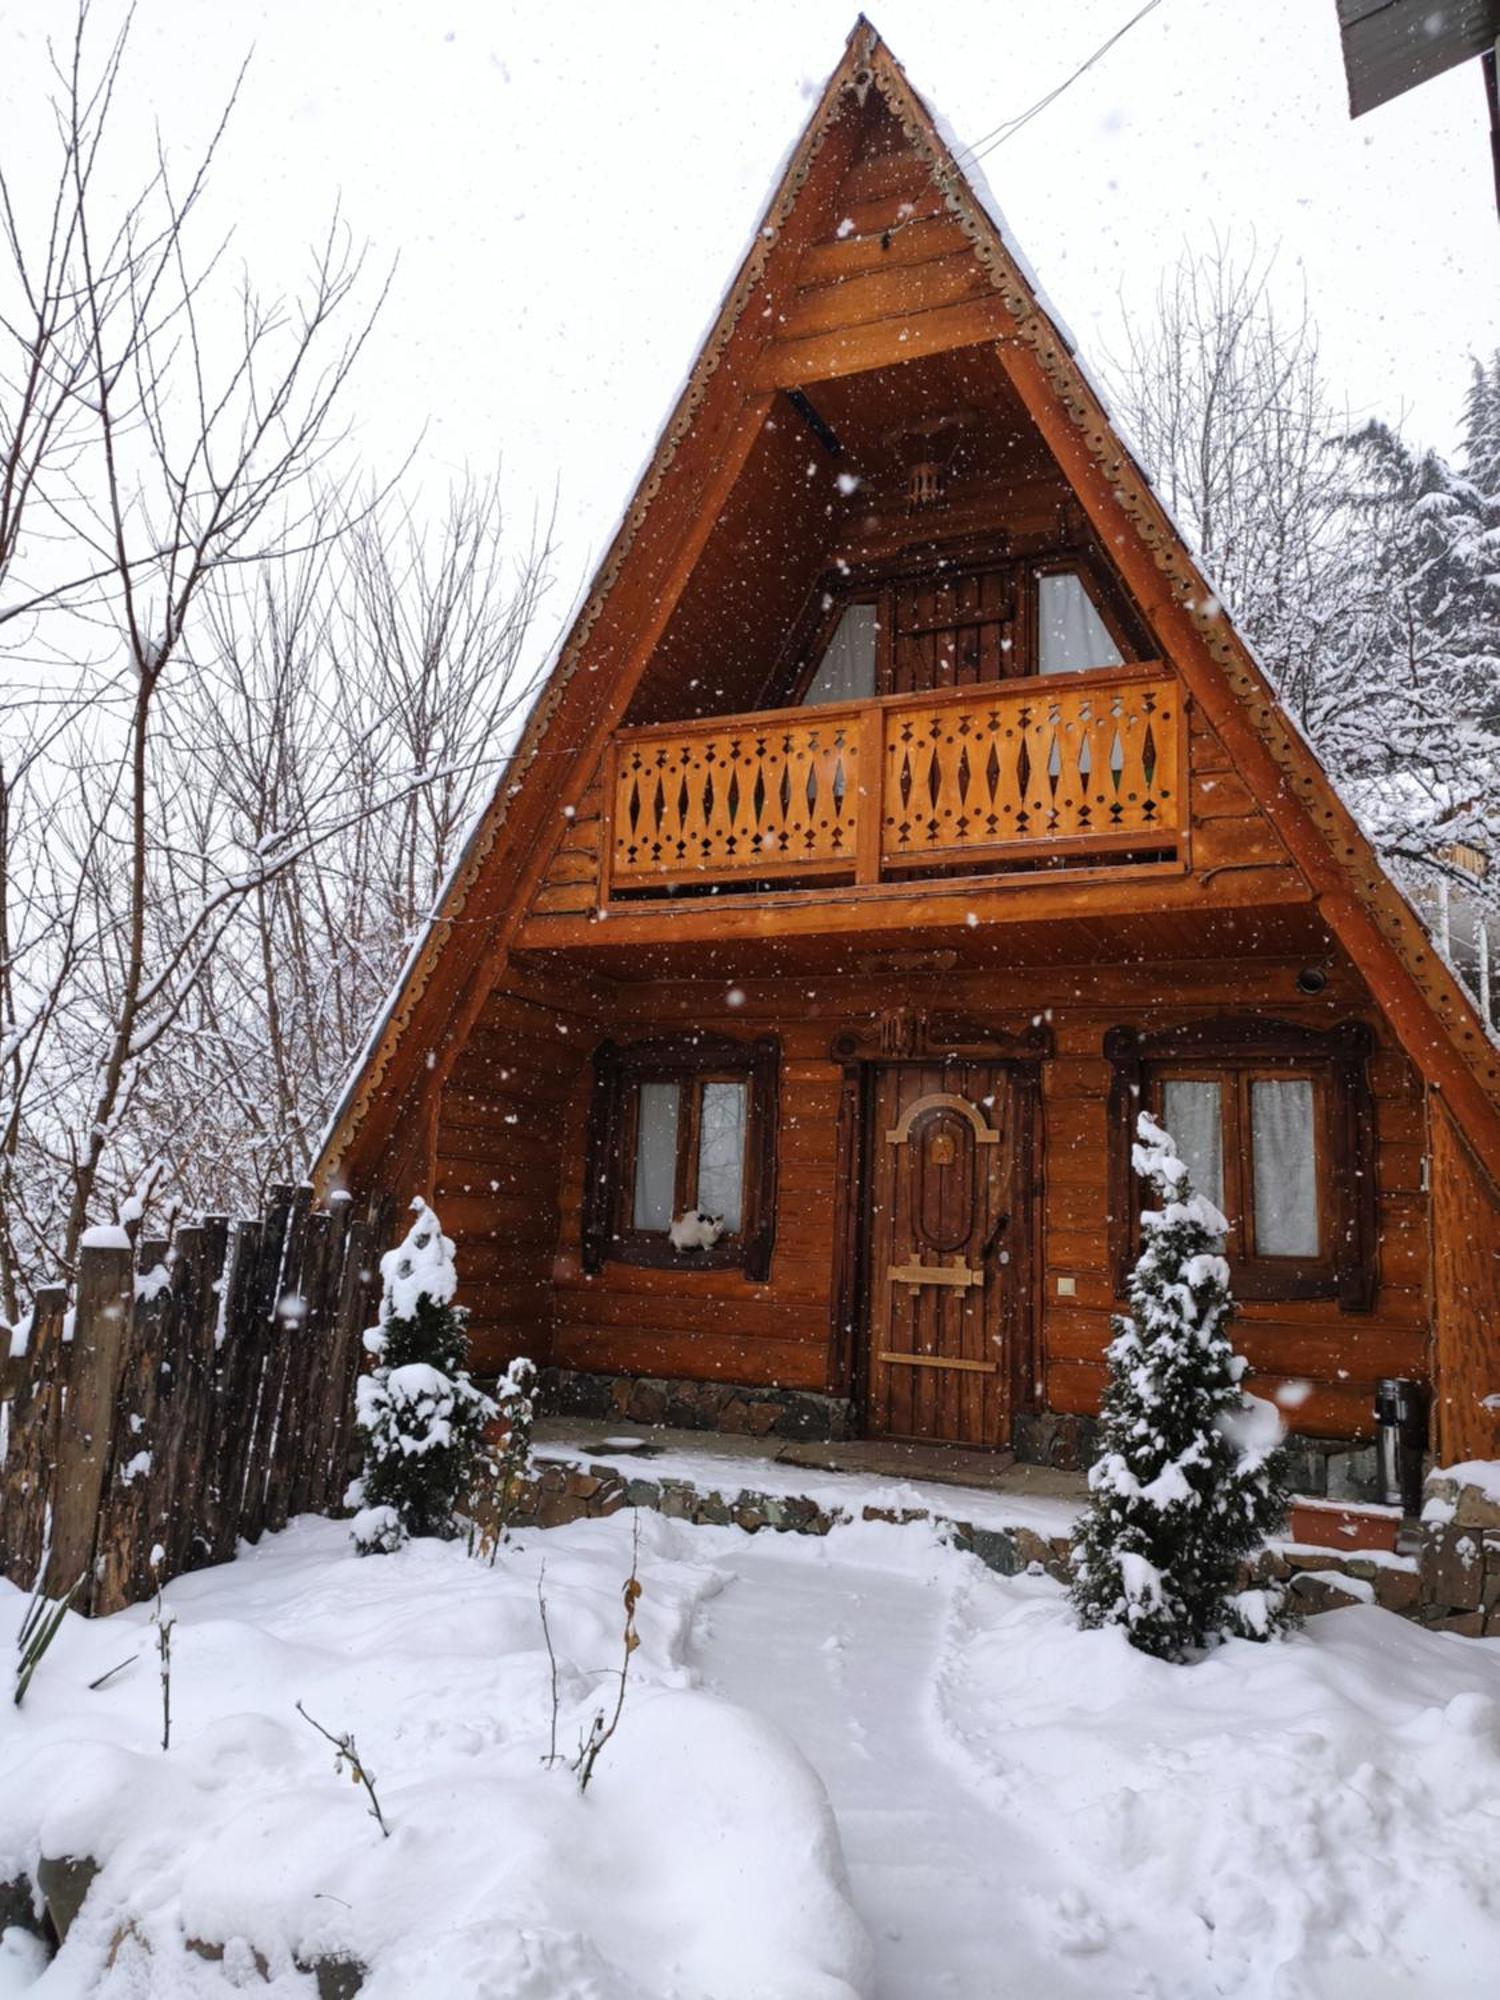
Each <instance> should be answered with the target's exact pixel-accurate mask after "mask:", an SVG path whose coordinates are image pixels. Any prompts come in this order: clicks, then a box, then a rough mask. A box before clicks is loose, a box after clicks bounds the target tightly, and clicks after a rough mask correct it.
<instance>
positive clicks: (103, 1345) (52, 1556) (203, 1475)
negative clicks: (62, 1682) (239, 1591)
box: [0, 1188, 389, 1615]
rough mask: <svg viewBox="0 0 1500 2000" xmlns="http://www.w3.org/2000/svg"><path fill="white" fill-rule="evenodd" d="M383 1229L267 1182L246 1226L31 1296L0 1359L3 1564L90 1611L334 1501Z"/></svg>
mask: <svg viewBox="0 0 1500 2000" xmlns="http://www.w3.org/2000/svg"><path fill="white" fill-rule="evenodd" d="M388 1220H389V1218H388V1216H387V1214H386V1213H385V1211H384V1210H383V1209H377V1210H375V1211H374V1212H371V1213H364V1214H360V1213H356V1211H355V1207H354V1204H353V1203H352V1202H348V1201H344V1202H335V1203H333V1204H332V1205H331V1206H330V1208H329V1209H327V1210H315V1209H314V1208H313V1206H312V1197H311V1190H310V1189H307V1188H295V1189H294V1188H277V1189H275V1190H274V1191H273V1194H272V1197H271V1200H270V1203H269V1205H268V1207H267V1210H266V1213H265V1215H264V1216H263V1217H260V1218H257V1219H254V1220H244V1221H239V1222H237V1223H234V1224H231V1223H230V1222H229V1221H228V1219H227V1218H225V1217H222V1216H214V1217H210V1218H208V1219H207V1220H206V1221H205V1222H203V1223H202V1224H201V1225H200V1226H198V1227H194V1228H186V1229H181V1230H179V1231H178V1232H177V1235H176V1237H175V1239H174V1240H173V1241H172V1242H171V1243H170V1244H168V1243H166V1242H164V1241H162V1240H160V1239H155V1238H146V1237H143V1238H141V1240H140V1241H139V1242H138V1243H136V1244H135V1245H134V1246H133V1247H126V1245H125V1243H124V1242H121V1243H120V1245H119V1247H113V1246H111V1245H107V1244H105V1245H99V1244H95V1245H92V1246H89V1247H86V1248H84V1249H83V1251H82V1252H81V1253H80V1259H79V1269H78V1280H77V1285H76V1288H75V1292H74V1296H73V1299H72V1302H71V1306H70V1302H69V1298H68V1295H67V1294H66V1292H65V1291H64V1290H63V1289H62V1287H56V1288H50V1289H47V1290H44V1291H42V1292H41V1293H39V1294H38V1297H37V1300H36V1307H35V1312H34V1314H33V1319H32V1326H31V1335H30V1339H29V1342H28V1345H27V1348H26V1351H25V1353H24V1354H23V1355H21V1356H18V1357H15V1358H14V1359H11V1360H10V1361H9V1363H8V1367H7V1365H6V1364H5V1361H4V1357H0V1401H4V1402H5V1407H4V1409H3V1410H0V1423H3V1430H4V1436H5V1452H4V1460H3V1463H0V1574H3V1575H5V1576H7V1577H9V1578H10V1579H11V1581H12V1582H14V1583H17V1584H19V1585H21V1586H22V1587H23V1588H24V1589H27V1590H29V1589H31V1588H32V1587H33V1586H34V1585H36V1584H37V1583H38V1581H40V1583H41V1585H42V1587H43V1588H44V1589H45V1591H46V1592H47V1593H48V1594H49V1595H50V1596H53V1597H60V1596H62V1595H64V1594H65V1593H66V1592H67V1591H69V1590H71V1589H72V1588H73V1586H74V1584H75V1583H79V1589H78V1594H77V1595H76V1596H75V1598H74V1600H73V1602H74V1606H75V1608H76V1609H79V1610H82V1611H86V1612H90V1613H92V1614H94V1615H102V1614H104V1613H107V1612H111V1611H117V1610H119V1609H120V1608H121V1606H123V1605H126V1604H132V1603H137V1602H140V1601H141V1600H143V1599H145V1598H147V1597H150V1596H151V1595H152V1594H153V1593H154V1592H155V1591H156V1589H157V1587H158V1586H159V1585H160V1584H162V1583H165V1582H167V1581H168V1580H169V1579H170V1578H172V1577H174V1576H179V1575H181V1574H182V1573H183V1571H185V1570H190V1569H199V1568H202V1567H204V1566H205V1565H207V1564H209V1563H219V1562H227V1561H228V1560H229V1559H230V1557H232V1556H233V1554H234V1552H235V1549H236V1547H237V1546H238V1544H239V1543H240V1542H241V1541H254V1540H256V1538H257V1537H258V1536H260V1535H261V1534H262V1533H264V1532H265V1531H266V1530H268V1529H276V1528H282V1527H285V1525H286V1523H287V1521H288V1520H289V1519H290V1518H291V1517H292V1516H293V1515H294V1514H299V1513H305V1512H308V1511H312V1512H326V1511H328V1510H329V1509H332V1508H335V1507H337V1506H338V1505H339V1503H340V1501H341V1500H342V1498H343V1493H344V1489H345V1486H346V1484H347V1480H348V1469H347V1462H346V1461H347V1455H348V1446H349V1435H350V1427H351V1421H352V1415H353V1398H354V1380H355V1376H356V1374H357V1373H358V1369H359V1364H360V1355H361V1343H360V1336H361V1334H362V1332H363V1330H364V1329H365V1328H366V1327H367V1326H369V1325H370V1324H372V1322H373V1321H374V1319H375V1315H376V1309H377V1305H378V1300H379V1285H380V1280H379V1260H380V1252H381V1250H382V1249H383V1248H384V1238H385V1235H386V1230H387V1224H388ZM6 1399H8V1400H6ZM80 1579H82V1581H81V1583H80V1582H79V1580H80Z"/></svg>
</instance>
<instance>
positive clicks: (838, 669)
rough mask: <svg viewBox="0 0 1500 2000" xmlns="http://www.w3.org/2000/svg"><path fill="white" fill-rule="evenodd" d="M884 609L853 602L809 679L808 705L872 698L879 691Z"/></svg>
mask: <svg viewBox="0 0 1500 2000" xmlns="http://www.w3.org/2000/svg"><path fill="white" fill-rule="evenodd" d="M879 631H880V610H879V606H878V605H875V604H849V605H846V606H845V607H844V611H843V615H842V616H841V617H840V619H839V622H838V624H837V625H836V626H835V627H834V630H833V637H832V638H831V639H830V640H829V642H828V647H827V650H826V651H825V653H824V654H823V657H822V659H821V660H820V661H819V663H818V666H817V670H816V671H815V672H814V674H813V677H812V679H811V680H810V681H809V682H808V685H807V692H806V694H804V695H803V697H802V700H803V703H804V705H805V706H806V707H808V708H821V707H823V706H824V704H825V703H827V702H832V701H869V700H870V699H871V698H872V697H873V695H874V693H875V642H876V638H877V636H878V634H879Z"/></svg>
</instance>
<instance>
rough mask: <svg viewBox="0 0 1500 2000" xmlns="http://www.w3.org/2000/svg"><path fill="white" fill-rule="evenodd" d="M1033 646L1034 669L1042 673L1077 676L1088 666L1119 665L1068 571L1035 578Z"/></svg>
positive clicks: (1075, 578) (1112, 645) (1077, 580)
mask: <svg viewBox="0 0 1500 2000" xmlns="http://www.w3.org/2000/svg"><path fill="white" fill-rule="evenodd" d="M1037 645H1038V658H1037V669H1038V671H1039V672H1040V673H1044V674H1078V673H1085V672H1087V670H1088V669H1089V668H1090V667H1118V666H1121V665H1122V664H1123V662H1122V661H1121V658H1120V649H1119V647H1118V646H1117V645H1116V644H1115V642H1114V640H1113V639H1111V637H1110V636H1109V628H1108V626H1107V625H1106V624H1105V622H1104V620H1103V619H1102V618H1101V617H1100V616H1099V613H1098V611H1097V610H1096V609H1095V608H1094V600H1093V599H1092V598H1091V597H1090V596H1089V594H1088V591H1087V590H1086V589H1085V588H1084V584H1083V579H1082V578H1081V577H1079V576H1077V575H1075V574H1074V572H1073V571H1072V570H1057V571H1054V572H1053V574H1052V575H1050V576H1039V577H1038V578H1037Z"/></svg>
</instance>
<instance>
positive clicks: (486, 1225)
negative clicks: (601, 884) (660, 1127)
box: [430, 822, 602, 1373]
mask: <svg viewBox="0 0 1500 2000" xmlns="http://www.w3.org/2000/svg"><path fill="white" fill-rule="evenodd" d="M584 824H585V826H587V825H588V824H589V823H588V822H585V823H584ZM601 1032H602V1030H601V1029H600V1027H599V1024H598V1014H597V1011H596V1010H595V1009H594V1008H592V1007H591V1005H590V1003H589V1000H588V999H587V998H586V997H580V996H579V995H578V994H576V993H572V992H570V990H569V989H568V988H567V986H566V984H565V983H563V982H552V983H549V985H548V986H547V987H545V988H543V987H542V986H540V985H539V984H538V983H536V982H534V981H529V980H528V979H527V978H526V976H525V975H524V974H520V973H517V972H515V971H513V970H511V971H507V972H504V973H502V976H501V979H500V981H499V983H498V984H497V985H496V986H495V988H494V989H493V990H492V991H491V993H490V994H489V996H488V998H487V999H486V1000H485V1002H484V1005H483V1007H482V1009H481V1010H480V1012H479V1014H478V1016H477V1018H476V1021H475V1024H474V1026H473V1028H472V1029H471V1030H470V1032H469V1035H468V1037H467V1039H466V1040H465V1042H464V1045H463V1047H462V1049H461V1050H460V1051H459V1052H458V1054H457V1056H456V1057H455V1059H454V1061H453V1062H452V1064H451V1066H450V1067H449V1070H448V1073H447V1075H446V1077H445V1078H444V1081H443V1087H442V1091H441V1093H440V1095H439V1098H438V1105H437V1126H436V1132H435V1136H434V1142H433V1158H432V1167H431V1176H430V1178H431V1193H430V1199H431V1201H432V1203H433V1206H434V1207H435V1208H436V1210H437V1213H438V1216H439V1219H440V1220H441V1222H442V1225H443V1228H444V1230H445V1231H446V1232H447V1234H448V1235H450V1236H451V1237H453V1238H454V1239H455V1241H456V1242H457V1243H458V1245H459V1267H458V1268H459V1284H460V1294H459V1296H460V1298H461V1299H462V1301H463V1303H464V1304H465V1305H466V1306H467V1307H468V1308H469V1314H470V1323H469V1333H470V1342H471V1347H470V1354H471V1361H472V1365H473V1366H474V1367H475V1368H476V1369H477V1370H480V1371H481V1372H486V1373H487V1372H489V1371H491V1370H498V1369H500V1368H503V1367H504V1366H505V1365H506V1363H507V1362H509V1361H511V1360H513V1359H514V1358H515V1357H516V1355H518V1354H529V1355H530V1356H531V1357H532V1358H533V1360H536V1361H538V1362H540V1361H543V1360H545V1358H546V1355H547V1351H548V1349H549V1346H550V1342H551V1333H552V1303H553V1302H552V1262H553V1257H554V1254H555V1252H556V1249H557V1236H558V1212H559V1182H560V1176H561V1172H562V1161H563V1146H564V1139H563V1133H564V1125H565V1122H566V1116H567V1110H568V1107H569V1105H570V1103H571V1102H572V1101H573V1098H574V1096H575V1093H576V1091H577V1088H578V1081H579V1078H580V1076H581V1075H582V1073H583V1072H584V1070H585V1068H586V1066H587V1063H588V1057H589V1051H590V1049H591V1048H592V1047H593V1046H594V1044H595V1042H596V1041H597V1040H598V1039H599V1035H600V1033H601Z"/></svg>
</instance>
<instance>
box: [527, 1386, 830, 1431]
mask: <svg viewBox="0 0 1500 2000" xmlns="http://www.w3.org/2000/svg"><path fill="white" fill-rule="evenodd" d="M540 1399H541V1400H540V1407H541V1412H542V1414H543V1415H544V1416H549V1417H588V1418H589V1419H591V1420H592V1421H593V1422H595V1423H601V1424H612V1423H613V1424H618V1423H632V1424H666V1425H669V1426H671V1427H672V1428H674V1429H677V1430H685V1431H724V1432H726V1433H727V1434H728V1435H729V1436H731V1437H779V1438H800V1439H802V1440H804V1441H805V1442H808V1443H816V1444H842V1443H843V1442H845V1440H847V1439H849V1438H852V1437H853V1436H854V1435H855V1430H854V1411H853V1406H852V1405H851V1404H850V1402H849V1401H848V1399H847V1397H843V1396H816V1395H814V1394H813V1393H812V1392H811V1391H810V1390H806V1389H761V1388H749V1387H746V1386H745V1385H744V1384H743V1383H738V1382H693V1381H689V1380H687V1379H685V1378H682V1377H665V1376H661V1377H658V1376H654V1375H586V1374H584V1373H582V1372H581V1371H580V1370H577V1369H572V1368H544V1369H543V1370H542V1372H541V1383H540Z"/></svg>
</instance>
